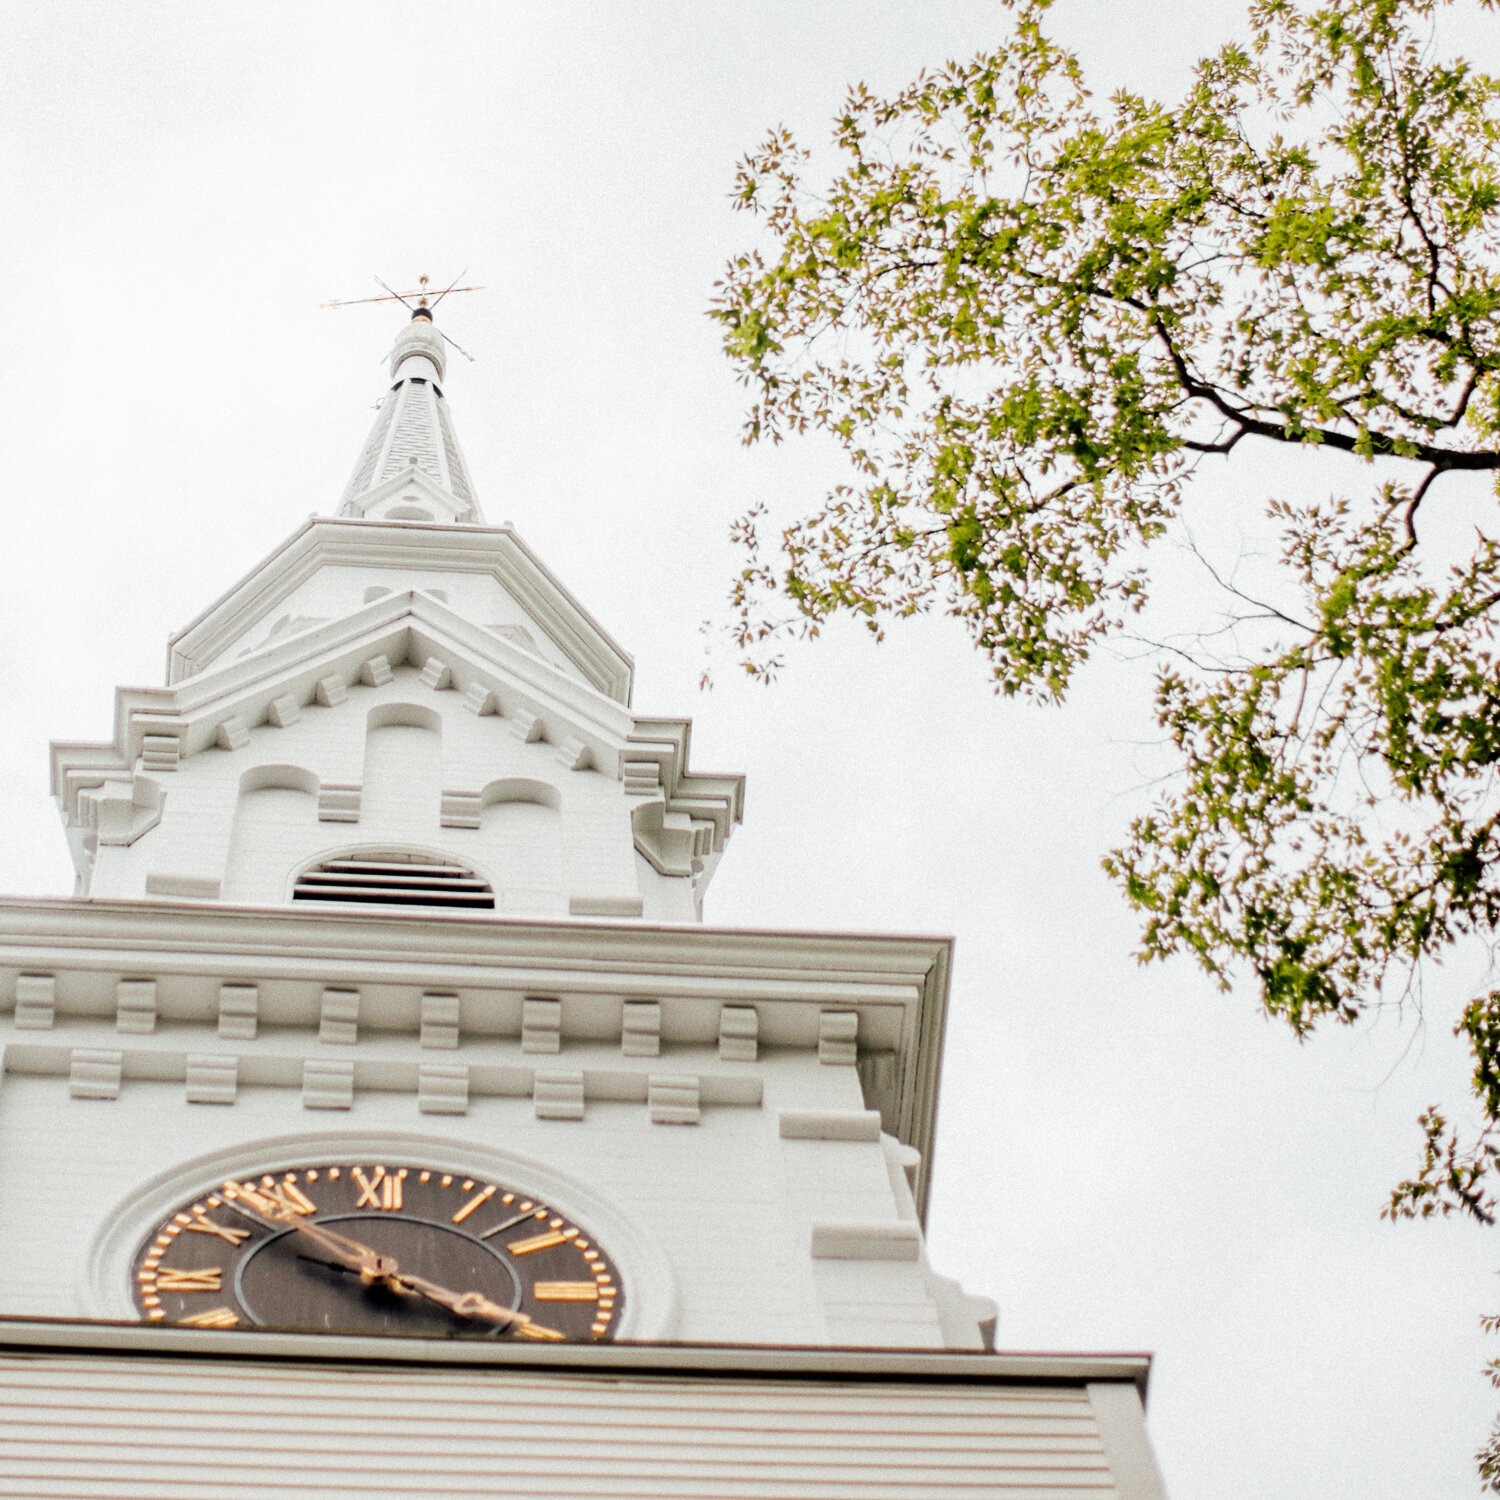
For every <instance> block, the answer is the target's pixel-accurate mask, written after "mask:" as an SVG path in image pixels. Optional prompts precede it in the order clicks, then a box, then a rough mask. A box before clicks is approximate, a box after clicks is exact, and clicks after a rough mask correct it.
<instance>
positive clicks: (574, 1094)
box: [531, 1069, 583, 1120]
mask: <svg viewBox="0 0 1500 1500" xmlns="http://www.w3.org/2000/svg"><path fill="white" fill-rule="evenodd" d="M531 1098H532V1105H533V1108H534V1109H535V1110H536V1117H537V1119H539V1120H581V1119H582V1118H583V1074H582V1072H565V1071H562V1070H556V1071H550V1072H549V1071H543V1070H541V1069H538V1071H537V1074H536V1077H535V1080H534V1081H533V1084H532V1092H531Z"/></svg>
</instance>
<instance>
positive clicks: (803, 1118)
mask: <svg viewBox="0 0 1500 1500" xmlns="http://www.w3.org/2000/svg"><path fill="white" fill-rule="evenodd" d="M781 1138H782V1139H783V1140H787V1141H878V1140H879V1139H880V1111H879V1110H878V1109H784V1110H782V1112H781Z"/></svg>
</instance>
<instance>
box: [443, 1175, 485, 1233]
mask: <svg viewBox="0 0 1500 1500" xmlns="http://www.w3.org/2000/svg"><path fill="white" fill-rule="evenodd" d="M494 1192H495V1184H494V1183H491V1184H490V1185H489V1186H488V1187H487V1188H485V1189H484V1190H483V1191H481V1192H478V1193H475V1194H474V1196H473V1197H472V1198H470V1199H469V1201H468V1202H467V1203H465V1204H464V1206H463V1207H462V1208H461V1209H459V1211H458V1212H457V1213H456V1214H454V1215H453V1218H452V1219H451V1220H450V1222H451V1223H454V1224H462V1223H463V1221H464V1220H465V1219H467V1218H468V1217H469V1215H470V1214H471V1213H473V1212H474V1210H475V1209H476V1208H478V1207H479V1205H480V1204H481V1203H483V1202H484V1201H485V1199H486V1198H490V1197H493V1196H494Z"/></svg>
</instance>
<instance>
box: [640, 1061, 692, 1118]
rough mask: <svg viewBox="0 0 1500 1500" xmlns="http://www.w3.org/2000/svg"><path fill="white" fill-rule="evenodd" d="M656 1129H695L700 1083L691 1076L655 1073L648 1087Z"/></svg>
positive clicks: (686, 1074) (647, 1094)
mask: <svg viewBox="0 0 1500 1500" xmlns="http://www.w3.org/2000/svg"><path fill="white" fill-rule="evenodd" d="M646 1107H647V1109H648V1110H650V1112H651V1123H652V1124H653V1125H696V1124H697V1123H698V1119H699V1113H700V1112H699V1108H698V1080H697V1078H696V1077H695V1076H694V1075H692V1074H688V1073H653V1074H652V1075H651V1077H650V1079H649V1080H648V1082H647V1085H646Z"/></svg>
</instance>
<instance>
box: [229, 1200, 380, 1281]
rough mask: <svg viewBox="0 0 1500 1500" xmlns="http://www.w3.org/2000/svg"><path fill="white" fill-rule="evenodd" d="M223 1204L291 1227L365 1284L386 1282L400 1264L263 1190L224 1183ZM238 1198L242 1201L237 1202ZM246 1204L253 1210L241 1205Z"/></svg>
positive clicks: (257, 1218)
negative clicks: (309, 1217) (317, 1222)
mask: <svg viewBox="0 0 1500 1500" xmlns="http://www.w3.org/2000/svg"><path fill="white" fill-rule="evenodd" d="M222 1191H223V1194H224V1199H225V1202H226V1204H227V1205H228V1206H229V1207H230V1208H233V1209H235V1210H236V1211H237V1212H238V1213H241V1214H243V1215H244V1216H245V1217H246V1218H247V1219H252V1220H255V1221H258V1222H259V1223H260V1224H261V1226H262V1227H263V1228H267V1229H271V1228H282V1229H292V1230H295V1231H296V1232H297V1233H298V1234H300V1235H301V1236H302V1237H303V1238H304V1239H307V1240H311V1241H312V1243H313V1244H315V1245H316V1246H318V1248H319V1249H320V1250H325V1251H327V1253H328V1254H329V1255H331V1256H333V1257H334V1259H335V1260H336V1261H338V1262H339V1263H340V1264H341V1265H343V1266H345V1267H347V1268H348V1269H349V1270H351V1271H358V1272H359V1276H360V1280H361V1281H363V1282H365V1283H366V1284H367V1285H372V1284H373V1283H375V1282H377V1281H380V1282H386V1283H390V1281H391V1279H392V1278H393V1277H394V1276H395V1275H396V1273H397V1271H398V1270H399V1269H400V1267H399V1266H398V1265H397V1263H396V1261H395V1260H394V1259H393V1258H392V1257H391V1256H389V1255H382V1254H380V1252H379V1251H378V1250H372V1249H371V1248H370V1246H368V1245H362V1244H361V1243H360V1242H359V1241H358V1240H352V1239H350V1238H349V1237H348V1236H347V1235H343V1234H335V1233H334V1231H333V1230H331V1229H325V1228H323V1227H322V1226H321V1225H319V1224H309V1223H308V1222H307V1220H306V1219H304V1218H302V1217H301V1215H300V1214H297V1213H295V1212H293V1211H292V1210H291V1209H289V1208H286V1207H285V1206H283V1205H282V1204H280V1203H278V1202H277V1201H276V1200H275V1199H274V1198H272V1197H270V1196H269V1195H267V1194H265V1193H261V1192H258V1191H256V1189H255V1188H253V1187H248V1186H246V1185H245V1184H244V1183H234V1184H230V1183H225V1184H224V1187H223V1189H222ZM240 1200H243V1202H241V1201H240ZM245 1204H249V1205H250V1209H253V1210H254V1212H253V1213H252V1212H251V1211H250V1209H247V1208H246V1207H245Z"/></svg>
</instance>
